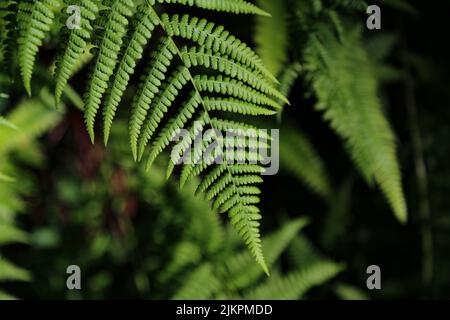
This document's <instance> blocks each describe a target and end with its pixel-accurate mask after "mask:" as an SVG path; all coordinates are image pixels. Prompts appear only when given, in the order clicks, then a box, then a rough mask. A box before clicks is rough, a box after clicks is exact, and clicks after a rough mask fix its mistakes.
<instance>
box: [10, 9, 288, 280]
mask: <svg viewBox="0 0 450 320" xmlns="http://www.w3.org/2000/svg"><path fill="white" fill-rule="evenodd" d="M140 2H141V1H136V3H135V2H134V1H130V0H112V1H110V0H105V1H104V2H103V3H99V2H98V1H95V0H81V1H66V2H65V3H64V4H63V3H61V1H59V0H38V1H34V2H33V1H27V0H22V1H10V2H9V3H11V6H12V5H15V4H16V3H17V7H18V12H17V14H16V15H15V17H14V18H15V20H16V22H17V24H18V36H17V43H18V48H17V51H18V61H19V67H20V73H21V76H22V79H23V83H24V86H25V89H26V91H27V92H28V94H30V95H31V93H32V89H31V79H32V75H33V68H34V65H35V61H36V56H37V53H38V51H39V49H40V47H41V46H42V44H43V41H44V39H45V37H46V35H47V34H48V33H49V32H50V31H51V29H52V27H53V26H54V25H57V26H58V27H57V28H60V24H58V20H59V19H58V10H60V8H61V7H63V8H64V10H63V12H65V8H66V7H68V6H69V5H77V6H79V7H80V9H81V10H80V13H81V23H80V25H79V27H78V28H73V29H72V30H67V29H68V28H67V27H66V26H65V25H62V26H61V27H62V29H63V33H64V34H65V37H66V38H67V41H64V46H63V48H62V50H61V52H62V53H61V54H60V55H58V57H57V58H56V68H55V104H56V105H58V104H59V101H60V97H61V95H62V93H63V90H64V88H65V86H66V84H67V82H68V81H69V79H70V78H71V76H72V75H73V73H74V71H75V70H76V69H77V65H78V64H79V63H80V61H81V60H82V57H83V55H84V53H85V52H86V51H87V50H89V49H90V47H91V45H92V46H93V47H94V48H91V49H90V52H91V53H92V54H93V61H94V63H93V65H92V69H91V72H90V77H89V81H88V85H87V90H86V93H85V95H84V115H85V122H86V126H87V130H88V132H89V135H90V137H91V140H92V141H94V136H95V134H94V123H95V119H96V115H97V113H98V111H99V109H100V108H102V110H103V131H104V142H105V144H107V142H108V139H109V134H110V129H111V125H112V122H113V119H114V117H115V114H116V111H117V108H118V106H119V104H120V103H121V100H122V97H123V95H124V92H125V90H126V89H127V87H128V85H129V81H130V78H131V76H132V74H133V73H134V71H135V68H136V66H137V64H138V63H139V61H140V60H141V59H142V58H143V57H144V56H145V57H150V63H149V64H148V66H147V68H146V71H145V72H144V73H143V74H142V75H141V80H140V81H139V85H138V89H137V92H136V94H135V98H134V99H133V102H132V106H131V108H130V109H131V111H130V125H129V135H130V146H131V149H132V152H133V157H134V159H136V160H140V159H141V158H142V157H143V155H144V152H145V148H146V146H147V145H148V144H151V146H150V150H149V158H148V162H147V166H148V167H150V165H151V164H152V163H153V161H154V160H155V158H156V157H157V156H158V155H159V154H160V153H161V152H162V151H163V150H164V149H165V148H166V147H167V146H168V145H169V144H170V143H171V141H172V139H173V138H174V136H175V135H176V132H177V130H179V129H181V128H188V129H189V131H190V134H191V137H190V141H189V143H185V144H184V145H183V146H182V147H181V148H179V149H178V150H177V152H178V155H177V159H181V158H182V157H183V156H185V155H188V156H190V157H192V158H193V159H196V158H198V157H199V154H198V153H194V152H192V151H190V150H189V146H190V145H191V143H192V141H193V140H195V138H196V137H197V136H198V135H199V133H201V131H203V130H205V129H208V128H212V129H215V130H219V131H222V130H239V129H241V130H242V129H248V128H253V127H252V126H250V125H249V124H245V123H242V122H237V121H235V120H225V119H224V118H222V116H221V113H220V112H222V111H224V112H228V113H237V114H243V115H252V116H258V115H272V114H275V113H276V110H277V109H279V108H280V106H279V103H278V102H276V101H275V100H274V99H280V100H283V101H287V100H286V98H284V96H283V95H282V94H281V93H279V91H278V90H277V89H276V79H275V77H274V76H273V75H272V74H271V73H270V72H269V71H268V70H267V69H266V68H265V67H264V65H263V64H262V62H261V60H260V59H259V58H258V56H257V55H256V54H255V53H254V52H253V51H252V50H251V49H250V48H249V47H248V46H246V45H245V44H244V43H242V42H241V41H239V40H238V39H237V38H235V37H234V36H232V35H230V33H229V32H228V31H226V30H225V29H224V28H223V27H221V26H215V25H214V24H213V23H211V22H208V21H207V20H205V19H198V18H197V17H191V16H189V15H187V14H184V15H182V16H179V15H177V14H166V13H162V12H161V11H160V7H159V6H158V5H159V4H162V3H178V4H182V5H186V4H189V5H195V6H197V7H198V8H202V9H208V10H216V11H226V12H232V13H245V14H248V13H251V14H261V15H267V13H265V12H264V11H262V10H261V9H259V8H258V7H256V6H255V5H253V4H251V3H248V2H246V1H242V0H232V1H228V2H223V1H212V2H211V1H209V2H205V1H191V2H189V3H186V1H154V0H147V1H143V2H142V3H140ZM11 6H10V7H11ZM63 20H64V19H63ZM6 26H8V25H7V24H6ZM156 29H158V30H159V32H162V33H163V34H164V35H163V36H162V37H159V39H157V40H156V42H157V48H156V49H155V48H152V49H150V50H149V52H145V50H146V47H147V45H148V42H149V40H150V39H151V38H152V37H153V36H154V34H155V33H157V32H156ZM93 33H94V34H95V36H94V37H92V34H93ZM180 39H183V40H185V41H187V42H181V41H179V40H180ZM186 43H189V44H186ZM146 60H147V59H146ZM199 67H200V68H199ZM206 71H207V72H206ZM211 71H212V72H213V74H214V75H211ZM184 90H188V91H190V93H188V94H187V95H186V96H187V97H188V98H187V100H185V101H184V102H182V101H183V100H182V99H185V96H184V94H183V95H182V94H181V92H183V93H184ZM175 106H177V107H176V109H175ZM169 109H175V110H176V111H175V115H171V116H169V117H168V120H164V122H163V118H164V116H165V115H167V114H168V113H169ZM191 122H193V124H191ZM164 123H165V124H164ZM158 132H159V133H158ZM214 139H217V137H215V136H211V137H210V138H209V140H210V142H211V140H214ZM206 148H207V145H206V144H205V145H204V146H203V150H201V153H203V152H205V150H206ZM211 157H212V156H210V159H208V160H207V161H206V162H205V163H202V164H201V165H185V166H184V168H183V173H182V179H183V180H182V184H184V182H185V181H186V180H189V179H191V178H192V177H193V176H197V175H199V174H201V173H204V172H206V171H207V170H208V169H209V168H210V167H211V166H212V164H213V161H214V159H213V158H211ZM230 160H234V159H226V161H224V163H223V164H222V165H220V166H218V167H216V168H215V169H213V170H212V171H211V172H210V173H209V174H208V175H207V177H206V178H205V180H204V181H203V184H202V185H201V186H200V190H201V191H202V192H205V193H206V195H207V196H208V198H209V199H211V200H212V199H215V202H214V206H216V207H220V208H222V211H226V212H228V214H229V216H230V219H231V222H232V224H233V225H234V226H235V227H236V228H237V230H238V232H239V233H240V234H241V236H242V238H243V239H244V240H245V242H246V243H247V245H248V247H249V249H250V250H251V252H252V253H253V255H254V256H255V258H256V260H257V262H258V263H259V264H260V265H261V266H262V267H263V268H264V269H265V270H266V272H268V269H267V267H266V264H265V262H264V257H263V253H262V251H261V241H260V235H259V229H258V222H257V221H258V220H259V219H260V218H261V216H260V213H259V209H258V208H257V207H256V206H255V204H256V203H257V202H259V199H258V197H257V195H258V194H259V189H258V188H257V187H254V186H252V185H254V184H257V183H259V182H261V179H260V177H259V176H258V175H259V174H260V173H261V172H262V170H263V169H262V168H261V167H259V166H255V165H252V166H249V165H230V164H228V161H230ZM176 161H177V160H174V159H173V160H172V162H171V163H169V167H168V170H167V175H170V174H171V172H172V170H173V169H174V164H173V163H174V162H176Z"/></svg>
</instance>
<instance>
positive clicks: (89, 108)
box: [84, 0, 134, 141]
mask: <svg viewBox="0 0 450 320" xmlns="http://www.w3.org/2000/svg"><path fill="white" fill-rule="evenodd" d="M105 1H106V0H105ZM109 2H110V1H106V2H105V5H109V6H110V9H109V10H108V13H107V16H108V19H107V21H106V25H105V31H104V35H103V38H102V40H101V43H100V45H99V48H98V51H99V52H98V55H97V60H96V63H95V66H94V68H93V71H92V74H91V76H90V79H89V84H88V89H87V91H86V94H85V107H84V118H85V122H86V127H87V130H88V133H89V136H90V138H91V141H94V121H95V116H96V114H97V111H98V109H99V107H100V104H101V100H102V97H103V95H104V94H105V92H106V90H107V88H108V81H109V79H110V77H111V75H112V74H113V72H114V68H115V66H116V65H117V63H118V60H119V59H118V57H119V52H120V49H121V47H122V44H123V41H124V37H125V34H126V32H127V28H128V18H129V17H130V16H131V15H132V13H133V12H132V10H133V5H134V4H133V2H132V1H127V0H113V1H111V4H109Z"/></svg>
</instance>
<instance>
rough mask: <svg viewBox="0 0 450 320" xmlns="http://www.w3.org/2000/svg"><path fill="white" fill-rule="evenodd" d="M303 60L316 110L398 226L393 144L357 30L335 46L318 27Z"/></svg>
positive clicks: (400, 200) (399, 196)
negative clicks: (342, 142) (376, 190)
mask: <svg viewBox="0 0 450 320" xmlns="http://www.w3.org/2000/svg"><path fill="white" fill-rule="evenodd" d="M305 55H306V66H305V69H306V70H307V73H308V78H309V79H310V81H311V82H312V86H313V88H314V91H315V93H316V95H317V97H318V99H319V102H318V104H317V109H318V110H321V111H323V112H324V118H325V119H326V120H328V121H330V124H331V126H332V127H333V128H334V130H335V131H336V132H337V133H338V134H339V135H340V136H341V137H342V138H343V139H344V140H345V143H346V145H347V147H348V149H349V151H350V153H351V156H352V158H353V160H354V161H355V163H356V165H357V166H358V168H359V170H360V172H361V173H362V175H363V176H364V178H365V179H366V181H367V182H368V183H372V182H373V181H374V182H376V183H377V184H378V185H379V186H380V187H381V189H382V191H383V192H384V194H385V196H386V198H387V199H388V201H389V203H390V205H391V207H392V209H393V211H394V213H395V215H396V217H397V218H398V220H399V221H401V222H405V221H406V220H407V209H406V203H405V199H404V195H403V190H402V184H401V174H400V169H399V165H398V162H397V158H396V147H395V138H394V134H393V133H392V130H391V128H390V126H389V123H388V121H387V120H386V118H385V116H384V114H383V112H382V110H381V103H380V100H379V98H378V96H377V83H376V76H375V75H374V70H373V69H372V65H371V63H370V61H369V58H368V56H367V52H366V51H365V50H364V48H363V47H362V45H361V43H360V39H359V30H358V31H356V32H355V31H353V32H350V31H347V32H346V36H343V39H341V40H338V39H337V38H336V37H335V35H334V34H333V32H332V31H331V30H329V29H328V28H327V27H324V28H322V29H321V31H320V32H319V34H318V35H317V36H313V37H312V39H311V41H310V43H309V45H308V47H307V49H306V53H305ZM355 74H357V75H358V77H355V76H354V75H355Z"/></svg>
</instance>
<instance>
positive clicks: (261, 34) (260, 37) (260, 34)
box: [255, 0, 289, 75]
mask: <svg viewBox="0 0 450 320" xmlns="http://www.w3.org/2000/svg"><path fill="white" fill-rule="evenodd" d="M256 3H257V4H258V6H259V7H260V8H262V9H263V10H265V11H267V12H270V14H271V16H270V17H264V16H258V17H257V19H256V28H255V42H256V44H257V48H256V52H257V53H258V54H259V56H260V57H261V59H262V61H263V62H264V63H265V64H266V66H267V68H268V69H269V70H270V71H271V72H272V73H273V74H275V75H278V74H279V73H280V72H281V70H283V69H284V67H285V65H284V64H285V63H286V61H287V54H288V35H289V33H288V22H287V19H286V16H287V14H286V11H287V7H286V2H285V1H284V0H278V1H274V0H258V1H257V2H256Z"/></svg>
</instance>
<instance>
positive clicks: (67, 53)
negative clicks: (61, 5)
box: [54, 0, 98, 106]
mask: <svg viewBox="0 0 450 320" xmlns="http://www.w3.org/2000/svg"><path fill="white" fill-rule="evenodd" d="M66 4H67V7H69V6H78V7H79V8H80V26H78V27H74V29H72V30H69V28H67V26H64V27H63V29H64V32H67V31H66V30H69V31H68V39H67V42H66V43H65V45H64V46H65V48H64V49H63V52H62V54H61V55H60V56H59V57H58V58H57V60H56V69H55V76H54V77H55V83H56V85H55V104H56V106H58V105H59V101H60V98H61V95H62V93H63V91H64V88H65V87H66V84H67V81H68V80H69V78H70V77H71V76H72V75H73V74H74V72H75V70H76V68H77V65H78V63H79V61H80V60H81V59H82V57H83V54H84V52H85V51H86V49H87V47H88V41H89V40H90V38H91V33H92V31H93V28H92V25H91V24H92V21H93V20H94V19H95V17H96V14H97V12H98V0H66Z"/></svg>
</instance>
